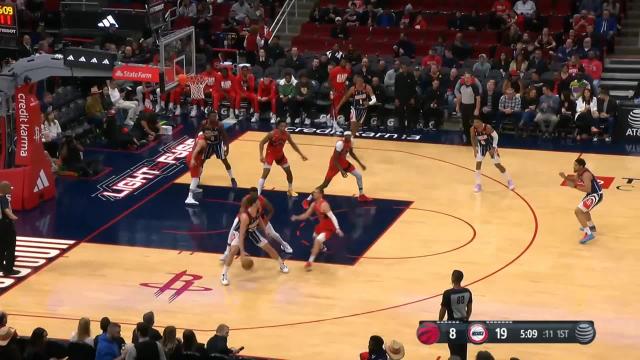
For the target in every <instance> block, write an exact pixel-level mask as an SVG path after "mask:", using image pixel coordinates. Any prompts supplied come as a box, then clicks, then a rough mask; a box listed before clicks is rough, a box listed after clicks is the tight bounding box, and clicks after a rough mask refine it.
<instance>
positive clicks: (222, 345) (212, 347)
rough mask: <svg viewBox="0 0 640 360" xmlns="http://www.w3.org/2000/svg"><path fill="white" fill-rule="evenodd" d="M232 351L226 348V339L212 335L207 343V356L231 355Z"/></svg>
mask: <svg viewBox="0 0 640 360" xmlns="http://www.w3.org/2000/svg"><path fill="white" fill-rule="evenodd" d="M232 353H233V351H231V349H229V347H228V346H227V338H226V337H223V336H220V335H213V337H212V338H211V339H209V341H207V354H209V355H211V354H219V355H231V354H232Z"/></svg>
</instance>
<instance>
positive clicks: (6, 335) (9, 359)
mask: <svg viewBox="0 0 640 360" xmlns="http://www.w3.org/2000/svg"><path fill="white" fill-rule="evenodd" d="M8 318H9V316H8V315H7V313H6V312H4V311H0V359H3V360H21V356H20V350H19V348H18V345H17V344H16V339H17V338H18V333H17V332H16V329H14V328H12V327H10V326H8V325H7V321H8Z"/></svg>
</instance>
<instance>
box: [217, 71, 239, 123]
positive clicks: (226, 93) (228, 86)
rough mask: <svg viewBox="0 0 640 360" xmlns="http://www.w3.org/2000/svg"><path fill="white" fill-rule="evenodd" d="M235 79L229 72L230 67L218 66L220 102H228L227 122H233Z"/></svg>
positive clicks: (234, 117)
mask: <svg viewBox="0 0 640 360" xmlns="http://www.w3.org/2000/svg"><path fill="white" fill-rule="evenodd" d="M235 82H236V77H235V75H233V73H232V72H231V66H230V65H228V64H222V65H220V100H222V99H226V100H227V101H229V104H230V105H229V120H235V119H236V116H235V111H234V107H235V105H236V90H235V85H234V84H235Z"/></svg>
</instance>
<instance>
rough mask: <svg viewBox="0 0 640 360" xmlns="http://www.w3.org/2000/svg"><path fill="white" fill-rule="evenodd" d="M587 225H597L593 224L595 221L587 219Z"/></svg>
mask: <svg viewBox="0 0 640 360" xmlns="http://www.w3.org/2000/svg"><path fill="white" fill-rule="evenodd" d="M587 226H595V225H593V221H587Z"/></svg>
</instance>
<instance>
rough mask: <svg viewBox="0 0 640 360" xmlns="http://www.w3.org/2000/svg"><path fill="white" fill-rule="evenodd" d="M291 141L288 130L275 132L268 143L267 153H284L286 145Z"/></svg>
mask: <svg viewBox="0 0 640 360" xmlns="http://www.w3.org/2000/svg"><path fill="white" fill-rule="evenodd" d="M288 139H289V133H288V132H287V131H286V130H284V131H283V130H278V129H276V130H273V135H272V137H271V139H269V142H268V143H267V152H276V153H282V152H284V145H285V144H286V143H287V140H288Z"/></svg>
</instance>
